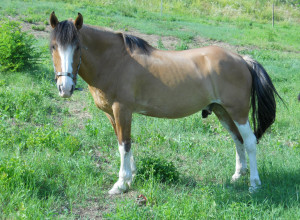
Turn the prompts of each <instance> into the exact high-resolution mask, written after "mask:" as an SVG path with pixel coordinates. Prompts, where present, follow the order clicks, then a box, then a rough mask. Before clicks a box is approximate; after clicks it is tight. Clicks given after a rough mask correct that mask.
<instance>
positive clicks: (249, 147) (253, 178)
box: [235, 122, 261, 192]
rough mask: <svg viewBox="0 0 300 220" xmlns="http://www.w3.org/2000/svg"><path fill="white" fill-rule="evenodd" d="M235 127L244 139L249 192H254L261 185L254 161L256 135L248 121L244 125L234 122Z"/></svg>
mask: <svg viewBox="0 0 300 220" xmlns="http://www.w3.org/2000/svg"><path fill="white" fill-rule="evenodd" d="M235 124H236V126H237V128H238V129H239V132H240V134H241V136H242V138H243V140H244V146H245V148H246V151H247V153H248V156H249V163H250V188H249V190H250V192H254V191H255V190H256V189H257V188H258V187H259V185H261V182H260V179H259V175H258V170H257V162H256V137H255V135H254V134H253V132H252V130H251V127H250V125H249V122H247V123H246V124H244V125H240V124H238V123H236V122H235Z"/></svg>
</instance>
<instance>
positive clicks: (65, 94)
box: [57, 85, 75, 98]
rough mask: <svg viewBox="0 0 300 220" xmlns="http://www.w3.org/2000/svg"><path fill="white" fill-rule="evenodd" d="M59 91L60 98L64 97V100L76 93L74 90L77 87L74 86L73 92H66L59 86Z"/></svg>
mask: <svg viewBox="0 0 300 220" xmlns="http://www.w3.org/2000/svg"><path fill="white" fill-rule="evenodd" d="M57 87H58V91H59V96H60V97H62V98H70V97H71V96H72V94H73V92H74V89H75V86H74V85H73V86H72V87H71V90H69V91H68V90H67V91H66V90H65V89H63V87H62V86H61V85H58V86H57Z"/></svg>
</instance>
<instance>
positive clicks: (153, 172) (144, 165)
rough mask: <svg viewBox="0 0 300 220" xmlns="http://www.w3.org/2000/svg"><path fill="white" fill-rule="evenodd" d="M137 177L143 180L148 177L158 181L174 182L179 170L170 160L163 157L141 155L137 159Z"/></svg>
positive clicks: (177, 177)
mask: <svg viewBox="0 0 300 220" xmlns="http://www.w3.org/2000/svg"><path fill="white" fill-rule="evenodd" d="M137 167H138V174H137V177H138V178H140V179H142V180H143V181H146V180H148V179H149V178H150V177H153V178H154V179H156V180H158V181H160V182H175V181H177V180H178V179H179V172H178V171H177V169H176V167H175V166H174V164H173V163H172V162H168V161H166V160H165V159H163V158H157V157H150V156H147V157H143V158H141V159H140V160H139V162H138V164H137Z"/></svg>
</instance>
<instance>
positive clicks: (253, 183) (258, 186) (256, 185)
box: [249, 179, 261, 193]
mask: <svg viewBox="0 0 300 220" xmlns="http://www.w3.org/2000/svg"><path fill="white" fill-rule="evenodd" d="M250 182H251V186H250V187H249V192H250V193H256V192H258V191H259V190H260V189H261V182H260V180H259V179H254V180H252V181H250Z"/></svg>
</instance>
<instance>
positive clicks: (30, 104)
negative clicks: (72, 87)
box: [0, 86, 60, 123]
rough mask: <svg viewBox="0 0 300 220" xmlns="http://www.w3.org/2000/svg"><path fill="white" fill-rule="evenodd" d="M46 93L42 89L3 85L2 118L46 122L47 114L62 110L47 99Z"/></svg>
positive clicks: (0, 105)
mask: <svg viewBox="0 0 300 220" xmlns="http://www.w3.org/2000/svg"><path fill="white" fill-rule="evenodd" d="M46 94H47V93H46ZM46 94H45V93H43V92H42V91H41V90H39V91H36V90H30V89H27V90H26V89H24V90H18V89H16V88H13V87H11V86H1V87H0V99H1V102H0V119H1V118H2V119H3V118H15V119H17V120H21V121H25V122H30V121H31V122H35V123H43V122H45V119H46V118H45V116H46V115H49V114H50V115H55V114H56V113H57V112H59V111H60V109H59V108H58V107H56V106H53V105H51V104H50V103H49V102H47V101H46V99H45V98H47V96H46V97H45V95H46ZM48 97H49V96H48Z"/></svg>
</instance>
